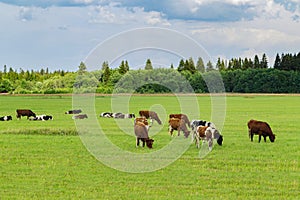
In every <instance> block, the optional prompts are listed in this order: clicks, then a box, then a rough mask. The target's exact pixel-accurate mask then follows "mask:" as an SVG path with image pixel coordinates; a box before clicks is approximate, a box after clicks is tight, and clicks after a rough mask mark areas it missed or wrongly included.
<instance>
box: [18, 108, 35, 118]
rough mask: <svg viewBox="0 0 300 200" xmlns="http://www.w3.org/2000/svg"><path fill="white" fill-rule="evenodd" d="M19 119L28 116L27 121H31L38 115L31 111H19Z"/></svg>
mask: <svg viewBox="0 0 300 200" xmlns="http://www.w3.org/2000/svg"><path fill="white" fill-rule="evenodd" d="M16 112H17V118H18V119H21V117H22V116H27V119H29V117H35V116H36V114H35V113H34V112H32V111H31V110H28V109H17V110H16Z"/></svg>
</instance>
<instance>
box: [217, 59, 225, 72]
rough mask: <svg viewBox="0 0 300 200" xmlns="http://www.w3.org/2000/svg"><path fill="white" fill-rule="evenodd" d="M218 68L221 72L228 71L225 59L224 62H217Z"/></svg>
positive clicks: (219, 60)
mask: <svg viewBox="0 0 300 200" xmlns="http://www.w3.org/2000/svg"><path fill="white" fill-rule="evenodd" d="M216 68H217V69H218V70H219V71H224V70H226V66H225V62H224V60H223V59H222V61H221V58H218V61H217V64H216Z"/></svg>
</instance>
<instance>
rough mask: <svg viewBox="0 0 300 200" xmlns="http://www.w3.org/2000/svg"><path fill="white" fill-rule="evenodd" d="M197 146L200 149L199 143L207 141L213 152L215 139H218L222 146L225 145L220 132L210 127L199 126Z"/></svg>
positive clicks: (197, 129)
mask: <svg viewBox="0 0 300 200" xmlns="http://www.w3.org/2000/svg"><path fill="white" fill-rule="evenodd" d="M196 133H197V134H196V137H195V138H196V146H197V148H199V141H200V140H203V141H207V142H208V147H209V149H210V150H211V148H212V145H213V139H217V143H218V144H219V145H220V146H222V143H223V136H222V135H221V134H220V132H219V131H218V130H217V129H215V128H213V127H209V126H198V127H197V128H196Z"/></svg>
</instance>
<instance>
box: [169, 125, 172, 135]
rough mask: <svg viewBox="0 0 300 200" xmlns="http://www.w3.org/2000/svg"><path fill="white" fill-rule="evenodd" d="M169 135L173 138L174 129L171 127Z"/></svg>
mask: <svg viewBox="0 0 300 200" xmlns="http://www.w3.org/2000/svg"><path fill="white" fill-rule="evenodd" d="M169 133H170V135H171V136H173V129H172V127H171V126H169Z"/></svg>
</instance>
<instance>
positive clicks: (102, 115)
mask: <svg viewBox="0 0 300 200" xmlns="http://www.w3.org/2000/svg"><path fill="white" fill-rule="evenodd" d="M100 117H107V118H112V117H113V113H111V112H103V113H101V114H100Z"/></svg>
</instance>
